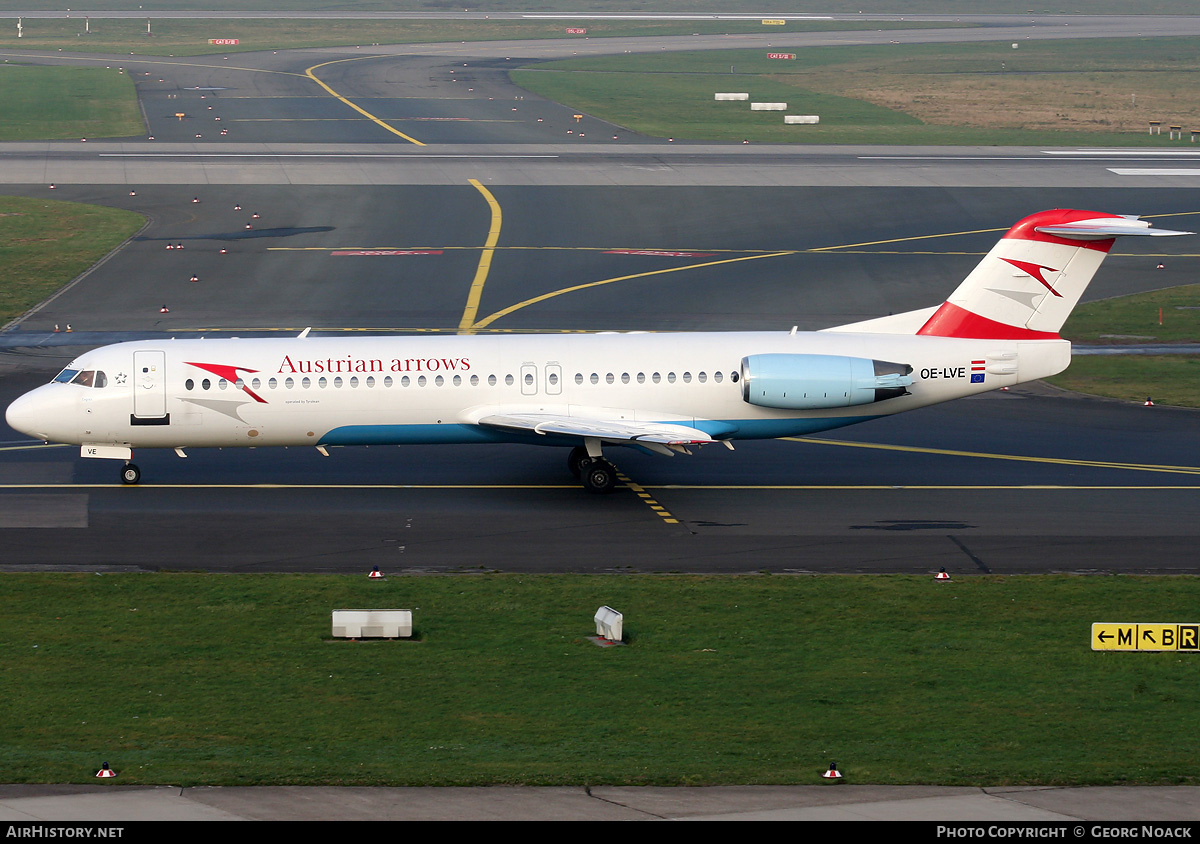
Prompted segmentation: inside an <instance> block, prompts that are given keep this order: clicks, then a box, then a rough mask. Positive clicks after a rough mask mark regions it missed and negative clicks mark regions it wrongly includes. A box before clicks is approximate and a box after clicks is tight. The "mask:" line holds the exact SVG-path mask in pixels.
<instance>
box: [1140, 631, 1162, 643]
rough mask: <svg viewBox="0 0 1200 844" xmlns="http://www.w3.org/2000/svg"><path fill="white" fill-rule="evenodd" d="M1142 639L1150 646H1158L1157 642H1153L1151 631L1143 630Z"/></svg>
mask: <svg viewBox="0 0 1200 844" xmlns="http://www.w3.org/2000/svg"><path fill="white" fill-rule="evenodd" d="M1142 639H1143V640H1146V639H1148V640H1149V641H1150V643H1151V644H1155V645H1157V644H1158V642H1156V641H1154V631H1153V630H1143V631H1142Z"/></svg>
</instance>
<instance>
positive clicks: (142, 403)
mask: <svg viewBox="0 0 1200 844" xmlns="http://www.w3.org/2000/svg"><path fill="white" fill-rule="evenodd" d="M133 390H134V392H133V417H134V419H135V420H138V419H145V420H150V419H153V420H156V421H157V420H165V419H166V418H167V354H166V352H155V351H140V352H134V353H133ZM160 424H161V423H160Z"/></svg>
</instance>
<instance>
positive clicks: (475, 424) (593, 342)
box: [6, 210, 1191, 492]
mask: <svg viewBox="0 0 1200 844" xmlns="http://www.w3.org/2000/svg"><path fill="white" fill-rule="evenodd" d="M1179 234H1191V232H1176V231H1166V230H1162V229H1154V228H1151V226H1150V224H1149V223H1147V222H1145V221H1141V220H1138V219H1137V218H1136V217H1128V216H1118V215H1114V214H1103V213H1096V212H1091V211H1073V210H1054V211H1043V212H1041V213H1038V214H1034V215H1032V216H1030V217H1026V218H1025V219H1024V220H1021V221H1020V222H1019V223H1017V224H1016V225H1014V226H1013V227H1012V228H1011V229H1009V230H1008V232H1007V233H1006V234H1005V235H1004V236H1003V237H1002V238H1001V240H1000V241H999V243H997V244H996V246H995V247H994V248H993V249H992V250H991V251H990V252H989V253H988V254H987V256H986V257H985V258H984V259H983V260H982V261H981V262H980V263H979V265H978V266H977V267H976V268H975V269H974V271H973V272H972V273H971V274H970V275H969V276H967V278H966V279H965V280H964V281H963V282H962V283H961V284H960V285H959V287H958V289H957V290H955V292H954V293H953V294H952V295H951V296H950V298H949V299H947V300H946V301H945V302H943V303H942V304H941V305H940V306H934V307H931V308H928V309H925V310H920V311H910V312H908V313H903V314H897V315H893V316H887V317H882V318H879V319H872V320H867V321H865V322H858V323H853V324H851V325H843V326H839V327H837V328H828V329H825V330H823V331H818V332H797V331H796V330H795V329H792V331H791V332H787V331H778V332H744V333H738V332H715V333H678V334H651V333H632V334H626V333H605V334H584V335H560V334H554V335H550V334H545V335H527V336H518V335H503V336H478V335H471V336H432V337H430V336H420V337H417V336H392V337H354V338H343V337H333V338H316V337H309V336H308V330H307V329H306V330H305V331H304V332H303V333H301V334H300V336H298V337H291V338H286V339H246V338H243V339H236V338H230V339H221V340H174V339H172V340H169V341H157V340H155V341H138V342H131V343H119V344H116V345H112V346H106V347H103V348H99V349H95V350H93V351H90V352H86V353H85V354H82V355H80V356H79V357H78V358H76V359H75V360H74V361H73V362H72V363H71V365H70V366H68V367H67V368H66V369H64V370H63V371H62V372H60V373H59V374H58V375H57V376H56V377H55V378H54V380H53V381H52V382H51V383H49V384H45V385H43V386H41V387H38V388H37V389H35V390H33V391H31V392H29V393H27V394H25V395H23V396H21V397H20V398H18V399H17V400H16V401H14V402H13V403H12V404H11V405H10V406H9V408H8V411H7V414H6V418H7V420H8V424H9V425H10V426H11V427H13V428H14V429H16V430H18V431H21V432H23V433H25V434H27V435H29V436H31V437H36V438H37V439H40V440H46V441H53V442H61V443H72V444H77V445H80V446H81V447H82V449H81V453H82V455H83V456H84V457H99V458H112V459H118V460H123V461H124V466H123V468H122V471H121V480H122V481H123V482H124V483H127V484H135V483H137V482H138V481H139V480H140V476H141V473H140V471H139V470H138V468H137V466H135V465H134V464H133V463H132V462H131V461H132V456H133V449H135V448H161V447H168V448H175V449H176V451H177V453H178V454H180V455H181V456H182V455H183V454H184V451H183V449H184V448H187V447H193V446H194V447H203V446H295V445H312V446H315V447H317V448H318V449H320V450H321V451H322V452H323V453H324V450H325V447H326V446H333V445H363V444H369V445H376V444H404V443H489V442H492V443H494V442H518V443H532V444H538V445H557V446H566V447H569V448H571V451H570V457H569V459H568V465H569V467H570V469H571V470H572V472H573V473H575V474H576V475H577V476H578V477H580V478H581V479H582V481H583V485H584V487H585V488H586V489H587V490H589V491H592V492H608V491H610V490H612V489H613V487H614V486H615V484H616V472H615V469H614V468H613V466H612V464H611V463H609V462H608V461H606V460H605V459H604V457H603V450H604V447H605V446H632V447H635V448H640V449H644V450H646V451H650V452H657V453H659V454H664V455H668V456H670V455H673V454H676V453H683V454H687V453H690V452H689V449H690V448H692V447H695V446H700V445H706V444H710V443H723V444H725V445H726V446H727V447H729V448H732V447H733V446H732V442H733V441H734V440H740V439H763V438H770V437H786V436H796V435H803V434H811V433H814V432H816V431H824V430H828V429H831V428H838V427H842V426H844V425H851V424H854V423H856V422H863V421H865V420H868V419H875V418H878V417H880V416H888V415H891V414H893V413H900V412H901V411H905V410H912V409H914V408H918V407H925V406H927V405H932V404H937V403H939V402H944V401H949V400H950V399H957V398H961V397H963V396H970V395H975V394H977V393H982V392H985V391H988V390H995V389H998V388H1000V387H1005V386H1010V385H1013V384H1019V383H1021V382H1023V381H1031V380H1034V379H1037V378H1045V377H1046V376H1049V375H1053V374H1055V373H1058V372H1061V371H1062V370H1063V369H1065V368H1066V367H1067V365H1068V364H1069V363H1070V362H1071V344H1070V343H1069V342H1068V341H1066V340H1063V339H1062V338H1061V337H1059V335H1058V331H1059V329H1060V328H1061V327H1062V324H1063V322H1064V321H1065V320H1066V318H1067V316H1068V314H1070V312H1071V309H1072V308H1074V306H1075V304H1076V303H1077V302H1078V301H1079V297H1080V296H1081V295H1082V294H1083V292H1084V289H1085V288H1086V287H1087V285H1088V282H1090V281H1091V279H1092V276H1093V275H1094V274H1095V272H1096V270H1097V269H1098V268H1099V266H1100V263H1101V262H1102V261H1103V260H1104V257H1105V255H1107V254H1108V251H1109V249H1110V248H1111V247H1112V245H1113V242H1114V239H1115V238H1116V237H1118V236H1120V235H1179Z"/></svg>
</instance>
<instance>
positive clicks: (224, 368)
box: [184, 360, 268, 404]
mask: <svg viewBox="0 0 1200 844" xmlns="http://www.w3.org/2000/svg"><path fill="white" fill-rule="evenodd" d="M184 363H186V364H187V365H188V366H194V367H196V368H198V369H203V370H204V371H205V372H210V373H212V374H213V375H215V376H217V377H218V378H224V379H225V380H226V381H228V382H229V383H231V384H234V385H235V386H236V385H237V382H238V373H239V372H249V373H254V372H258V370H257V369H247V368H246V367H244V366H228V365H226V364H223V363H194V362H192V361H190V360H188V361H184ZM242 391H243V392H244V393H245V394H246V395H248V396H250V398H252V399H254V400H255V401H256V402H261V403H262V404H268V402H267V400H266V399H264V398H263V397H261V396H259V395H258V394H257V393H255V392H254V391H253V390H251V389H250V388H249V387H247V386H246V382H245V381H243V382H242Z"/></svg>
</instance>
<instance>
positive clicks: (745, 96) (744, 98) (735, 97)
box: [715, 94, 750, 100]
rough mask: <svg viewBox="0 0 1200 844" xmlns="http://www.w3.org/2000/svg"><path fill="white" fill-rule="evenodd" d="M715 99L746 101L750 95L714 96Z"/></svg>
mask: <svg viewBox="0 0 1200 844" xmlns="http://www.w3.org/2000/svg"><path fill="white" fill-rule="evenodd" d="M715 98H716V99H718V100H748V99H750V95H749V94H716V95H715Z"/></svg>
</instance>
